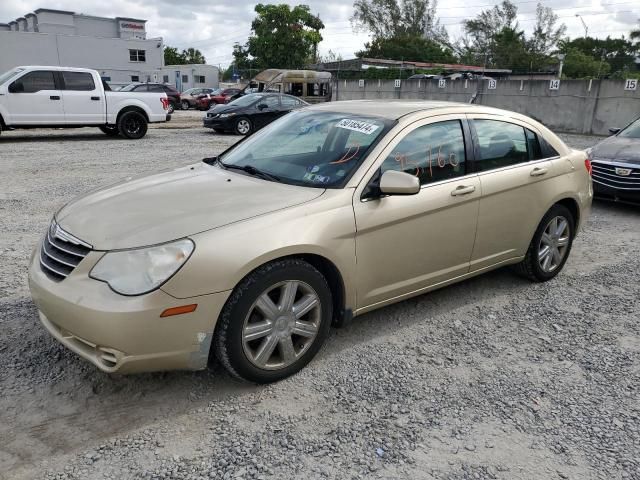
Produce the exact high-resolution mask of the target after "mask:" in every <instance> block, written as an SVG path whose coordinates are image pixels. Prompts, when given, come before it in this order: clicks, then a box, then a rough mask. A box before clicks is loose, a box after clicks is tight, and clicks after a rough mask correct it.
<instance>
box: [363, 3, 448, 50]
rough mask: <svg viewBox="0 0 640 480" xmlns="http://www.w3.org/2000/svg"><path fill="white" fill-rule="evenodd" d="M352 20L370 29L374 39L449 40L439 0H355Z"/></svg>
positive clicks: (365, 28)
mask: <svg viewBox="0 0 640 480" xmlns="http://www.w3.org/2000/svg"><path fill="white" fill-rule="evenodd" d="M353 8H354V12H353V16H352V17H351V23H352V24H353V25H354V28H355V29H356V30H364V31H368V32H370V33H371V34H372V36H373V39H374V41H376V40H380V39H388V38H400V37H407V36H411V37H420V36H422V37H426V38H428V39H431V40H433V41H436V42H439V43H443V44H448V41H449V37H448V35H447V30H446V29H445V28H444V26H442V25H441V24H440V21H439V20H438V18H437V17H436V8H437V0H356V1H355V2H354V4H353Z"/></svg>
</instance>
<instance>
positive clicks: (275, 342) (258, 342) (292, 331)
mask: <svg viewBox="0 0 640 480" xmlns="http://www.w3.org/2000/svg"><path fill="white" fill-rule="evenodd" d="M321 320H322V311H321V302H320V298H319V296H318V294H317V293H316V291H315V290H314V289H313V288H312V287H311V286H310V285H308V284H307V283H305V282H301V281H296V280H288V281H285V282H280V283H278V284H276V285H273V286H271V287H269V288H268V289H267V290H265V291H264V292H263V293H262V294H260V296H259V297H258V299H257V300H256V301H255V302H254V303H253V305H252V306H251V308H250V309H249V313H248V314H247V316H246V318H245V321H244V325H243V328H242V347H243V350H244V353H245V355H246V357H247V359H248V360H249V361H250V362H251V363H252V364H253V365H255V366H256V367H258V368H261V369H264V370H279V369H282V368H286V367H288V366H290V365H292V364H293V363H295V362H296V361H297V360H298V359H299V358H300V357H301V356H302V355H303V354H304V353H305V352H306V351H307V350H308V349H309V347H310V346H311V345H312V344H313V341H314V339H315V338H316V336H317V334H318V330H319V328H320V323H321Z"/></svg>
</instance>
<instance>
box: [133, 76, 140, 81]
mask: <svg viewBox="0 0 640 480" xmlns="http://www.w3.org/2000/svg"><path fill="white" fill-rule="evenodd" d="M131 81H132V82H139V81H140V77H139V76H138V75H131Z"/></svg>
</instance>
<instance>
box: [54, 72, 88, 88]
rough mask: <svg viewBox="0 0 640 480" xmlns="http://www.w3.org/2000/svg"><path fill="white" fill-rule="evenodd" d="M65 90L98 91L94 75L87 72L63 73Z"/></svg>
mask: <svg viewBox="0 0 640 480" xmlns="http://www.w3.org/2000/svg"><path fill="white" fill-rule="evenodd" d="M62 78H63V80H64V88H65V90H80V91H86V92H89V91H91V90H95V89H96V84H95V83H94V82H93V75H91V74H90V73H87V72H62Z"/></svg>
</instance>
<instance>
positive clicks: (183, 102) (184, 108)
mask: <svg viewBox="0 0 640 480" xmlns="http://www.w3.org/2000/svg"><path fill="white" fill-rule="evenodd" d="M180 106H181V107H182V110H189V102H187V101H186V100H182V102H180Z"/></svg>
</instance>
